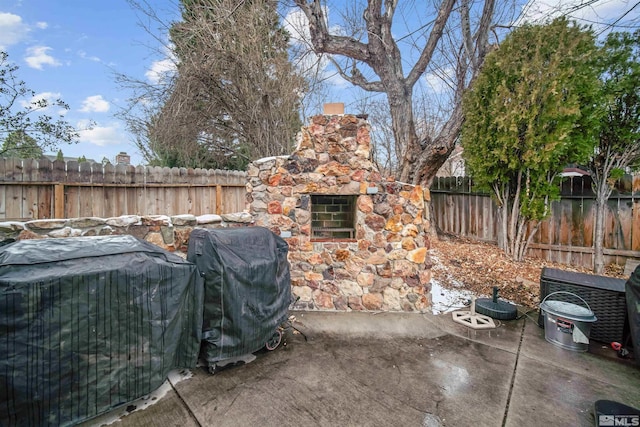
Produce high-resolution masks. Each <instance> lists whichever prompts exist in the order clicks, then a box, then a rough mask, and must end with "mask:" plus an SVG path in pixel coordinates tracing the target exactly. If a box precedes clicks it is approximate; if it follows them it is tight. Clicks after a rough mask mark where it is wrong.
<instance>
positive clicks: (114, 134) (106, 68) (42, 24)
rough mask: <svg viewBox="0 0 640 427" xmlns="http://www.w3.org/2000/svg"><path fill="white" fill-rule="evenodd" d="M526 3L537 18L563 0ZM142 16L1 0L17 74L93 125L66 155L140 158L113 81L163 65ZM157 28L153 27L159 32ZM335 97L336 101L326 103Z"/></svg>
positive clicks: (604, 1) (0, 30)
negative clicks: (119, 114)
mask: <svg viewBox="0 0 640 427" xmlns="http://www.w3.org/2000/svg"><path fill="white" fill-rule="evenodd" d="M574 1H578V0H574ZM148 2H149V3H150V4H151V5H152V6H153V9H154V10H155V12H156V13H158V15H159V17H160V18H161V19H162V20H163V21H164V22H169V21H171V20H173V19H176V18H177V16H178V12H177V6H176V2H177V0H148ZM341 2H342V0H340V1H337V0H333V1H330V6H329V7H332V8H334V10H335V9H339V8H340V7H341V4H340V3H341ZM530 3H531V4H530V7H529V8H528V9H530V13H531V14H532V16H534V17H535V14H536V13H538V14H539V16H543V15H545V14H549V13H550V12H549V11H550V10H552V9H553V7H554V6H553V4H554V3H557V4H563V5H566V4H567V0H531V2H530ZM416 4H418V3H416ZM636 4H637V0H600V1H599V2H598V5H597V7H593V8H589V9H588V10H585V11H583V12H582V13H583V15H585V19H588V20H597V21H603V20H605V21H606V20H609V21H610V20H611V19H612V17H615V16H620V15H622V14H623V13H624V12H625V11H626V10H628V9H631V8H633V6H634V5H636ZM639 14H640V7H635V9H633V10H632V11H631V12H630V14H629V15H627V16H626V17H625V22H632V23H633V22H635V23H636V24H637V23H638V16H639ZM144 18H145V16H144V15H141V14H140V13H139V12H136V11H135V10H134V9H133V8H132V7H131V6H130V5H129V4H128V3H127V1H126V0H108V1H97V0H0V49H2V50H5V51H7V52H8V53H9V59H10V60H11V61H13V62H14V63H16V64H17V65H18V66H19V67H20V69H19V71H18V76H19V78H20V79H22V80H24V81H25V82H26V84H27V86H28V87H29V88H30V89H33V90H34V91H35V92H36V93H38V94H43V95H44V96H53V97H60V98H62V99H63V100H64V101H66V102H67V103H68V104H69V105H70V107H71V109H70V111H68V112H67V113H66V116H65V118H66V120H67V121H68V122H70V123H71V124H73V125H76V126H80V127H81V126H82V124H83V123H86V122H87V121H88V120H93V121H94V122H95V123H96V125H95V127H94V128H93V130H90V131H84V132H82V133H81V138H80V143H78V144H73V145H66V144H65V145H62V146H61V147H60V148H61V149H62V151H63V152H64V154H65V156H72V157H77V156H82V155H84V156H86V157H87V158H93V159H95V160H97V161H100V160H102V158H103V157H107V158H108V159H110V160H111V161H113V160H114V158H115V156H116V154H118V153H119V152H120V151H126V152H127V153H129V154H130V155H131V156H132V163H134V164H138V163H141V162H142V158H141V156H140V155H139V153H138V152H137V149H136V148H135V145H134V144H133V143H132V142H131V139H132V138H131V136H130V135H129V134H128V133H127V132H126V129H125V126H124V124H123V123H122V122H121V121H120V120H119V119H117V118H115V117H114V114H115V113H116V112H117V111H118V109H119V107H121V106H123V105H124V104H125V100H126V98H127V96H128V93H127V92H125V91H123V90H121V89H120V88H119V87H118V86H117V84H116V83H115V81H114V72H118V73H123V74H126V75H129V76H132V77H136V78H139V79H143V80H146V79H150V78H153V76H154V73H153V72H154V70H157V69H161V68H162V66H163V62H162V59H163V58H162V56H161V52H158V48H159V47H160V43H159V42H158V41H157V40H154V38H153V37H152V35H150V34H149V33H148V31H147V30H145V29H144V28H143V26H141V25H140V22H141V19H144ZM587 22H588V21H587ZM154 25H156V24H154V23H152V25H151V30H152V32H154V33H155V35H156V36H160V37H163V36H162V34H161V33H160V32H158V31H157V28H154V27H153V26H154ZM156 26H157V25H156ZM426 78H429V76H426ZM337 79H338V80H339V77H338V78H337ZM335 83H336V87H337V88H338V91H339V92H340V93H343V92H344V91H345V90H346V88H345V85H344V83H343V84H340V83H339V82H337V81H336V82H335ZM335 101H339V100H336V99H331V100H329V102H335Z"/></svg>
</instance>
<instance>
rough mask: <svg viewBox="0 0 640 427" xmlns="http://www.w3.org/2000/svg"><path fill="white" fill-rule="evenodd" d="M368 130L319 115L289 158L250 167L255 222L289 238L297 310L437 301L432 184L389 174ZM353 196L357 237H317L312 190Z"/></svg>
mask: <svg viewBox="0 0 640 427" xmlns="http://www.w3.org/2000/svg"><path fill="white" fill-rule="evenodd" d="M369 131H370V127H369V124H368V123H367V121H366V120H365V119H363V118H361V117H358V116H353V115H344V116H316V117H314V118H313V119H312V121H311V124H310V125H309V126H307V127H305V128H303V129H302V132H301V133H300V134H299V135H298V141H297V148H296V150H295V151H294V152H293V154H292V155H290V156H285V157H271V158H266V159H261V160H258V161H256V162H254V163H252V164H251V165H249V168H248V171H247V172H248V173H247V179H248V183H247V203H248V208H249V212H250V213H251V214H252V215H253V216H254V219H255V225H259V226H263V227H267V228H269V229H271V230H272V231H273V232H275V233H276V234H279V235H281V236H283V237H284V238H285V240H286V241H287V242H288V243H289V247H290V250H289V261H290V263H291V276H292V286H293V287H292V291H293V294H294V295H295V296H296V297H298V298H299V299H298V301H297V303H296V306H297V308H301V309H321V310H376V311H377V310H389V311H424V310H427V309H429V308H430V306H431V298H430V285H429V282H430V278H431V276H430V267H431V265H430V262H429V261H428V257H427V249H428V244H429V242H428V238H427V236H426V235H425V229H426V228H427V227H428V221H427V213H428V209H426V208H425V201H426V200H427V199H428V197H429V193H428V190H426V189H423V188H421V187H420V186H414V185H409V184H403V183H400V182H394V181H390V180H384V179H383V178H382V176H381V174H380V172H379V171H378V170H377V169H376V167H375V166H374V164H373V163H372V157H371V144H370V136H369ZM319 194H322V195H354V196H356V212H355V216H356V218H355V239H313V238H312V230H311V224H312V221H311V199H312V198H311V196H312V195H319Z"/></svg>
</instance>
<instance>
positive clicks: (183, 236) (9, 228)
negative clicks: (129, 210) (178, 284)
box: [0, 212, 253, 257]
mask: <svg viewBox="0 0 640 427" xmlns="http://www.w3.org/2000/svg"><path fill="white" fill-rule="evenodd" d="M252 222H253V218H252V217H251V215H249V214H248V213H244V212H241V213H234V214H227V215H202V216H198V217H196V216H194V215H174V216H166V215H150V216H138V215H124V216H119V217H114V218H95V217H91V218H70V219H38V220H33V221H26V222H20V221H5V222H0V241H7V240H8V239H13V240H22V239H46V238H62V237H77V236H109V235H116V234H129V235H132V236H135V237H137V238H139V239H142V240H146V241H148V242H150V243H153V244H155V245H156V246H159V247H161V248H163V249H165V250H168V251H171V252H175V253H177V254H178V255H181V256H183V257H186V252H187V245H188V243H189V236H190V235H191V231H192V230H193V229H194V228H221V227H244V226H247V225H251V223H252Z"/></svg>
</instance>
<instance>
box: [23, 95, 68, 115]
mask: <svg viewBox="0 0 640 427" xmlns="http://www.w3.org/2000/svg"><path fill="white" fill-rule="evenodd" d="M61 98H62V95H61V94H60V93H59V92H41V93H37V94H35V95H33V96H32V97H31V99H29V100H28V101H25V100H21V101H20V105H22V106H23V107H25V108H27V107H31V108H34V106H35V105H36V104H37V103H38V102H40V101H46V102H47V105H48V107H46V108H39V107H37V106H36V107H35V108H36V109H37V110H38V111H39V112H41V113H46V114H50V115H57V116H64V115H65V114H67V110H66V109H65V108H61V107H59V106H57V105H55V104H56V101H57V100H58V99H61Z"/></svg>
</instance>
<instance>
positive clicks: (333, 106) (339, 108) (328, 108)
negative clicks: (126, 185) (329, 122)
mask: <svg viewBox="0 0 640 427" xmlns="http://www.w3.org/2000/svg"><path fill="white" fill-rule="evenodd" d="M342 114H344V103H343V102H333V103H328V104H324V115H325V116H333V115H342Z"/></svg>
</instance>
